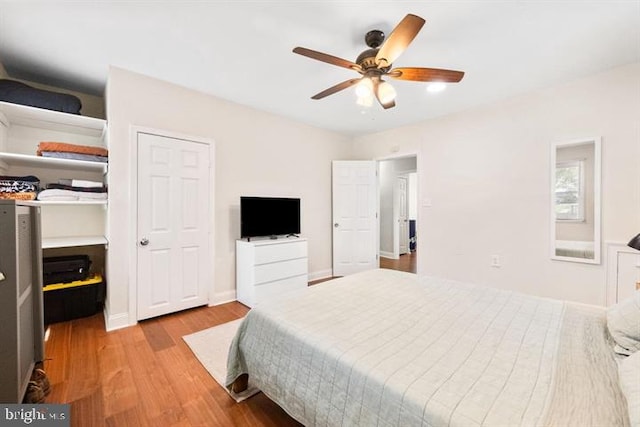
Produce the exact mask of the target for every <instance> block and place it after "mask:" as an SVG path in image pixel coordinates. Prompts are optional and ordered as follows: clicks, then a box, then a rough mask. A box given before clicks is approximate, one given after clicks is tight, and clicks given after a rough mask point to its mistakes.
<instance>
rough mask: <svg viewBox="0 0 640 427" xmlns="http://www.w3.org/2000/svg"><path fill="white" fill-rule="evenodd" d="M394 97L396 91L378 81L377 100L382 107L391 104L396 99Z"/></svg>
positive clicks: (389, 85)
mask: <svg viewBox="0 0 640 427" xmlns="http://www.w3.org/2000/svg"><path fill="white" fill-rule="evenodd" d="M396 95H397V93H396V90H395V89H394V87H393V86H391V84H390V83H389V82H385V81H384V80H381V81H380V84H378V99H379V100H380V103H381V104H382V105H387V104H390V103H392V102H393V101H394V100H395V99H396Z"/></svg>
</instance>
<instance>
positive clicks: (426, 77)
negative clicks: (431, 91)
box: [387, 67, 464, 83]
mask: <svg viewBox="0 0 640 427" xmlns="http://www.w3.org/2000/svg"><path fill="white" fill-rule="evenodd" d="M387 75H388V76H389V77H392V78H394V79H397V80H412V81H415V82H443V83H458V82H459V81H460V80H462V78H463V77H464V71H455V70H441V69H439V68H420V67H405V68H394V69H393V70H391V71H389V72H388V73H387Z"/></svg>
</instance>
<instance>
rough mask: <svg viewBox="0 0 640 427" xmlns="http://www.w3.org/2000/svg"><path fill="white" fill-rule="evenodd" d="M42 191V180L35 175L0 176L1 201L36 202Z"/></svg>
mask: <svg viewBox="0 0 640 427" xmlns="http://www.w3.org/2000/svg"><path fill="white" fill-rule="evenodd" d="M39 189H40V180H39V179H38V177H36V176H33V175H28V176H2V175H0V199H11V200H34V199H35V198H36V194H37V193H38V190H39Z"/></svg>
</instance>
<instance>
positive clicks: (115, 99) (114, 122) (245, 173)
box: [106, 68, 351, 328]
mask: <svg viewBox="0 0 640 427" xmlns="http://www.w3.org/2000/svg"><path fill="white" fill-rule="evenodd" d="M106 98H107V117H108V121H109V157H110V162H109V163H110V166H109V169H110V170H109V192H110V201H109V214H110V215H109V220H108V222H109V228H110V230H109V251H110V260H109V264H110V265H109V267H108V282H109V290H108V294H107V315H108V320H109V323H110V325H109V327H111V328H113V327H119V326H126V325H127V324H131V323H134V322H135V313H132V312H130V310H129V298H128V295H129V290H130V289H129V287H130V286H131V285H132V283H131V282H130V277H129V271H130V268H131V263H132V262H135V256H134V255H135V242H136V236H135V224H134V223H133V221H131V220H130V219H129V217H128V216H127V215H128V214H129V212H130V210H131V207H132V204H133V203H135V201H134V200H132V199H131V197H130V193H129V191H130V188H129V183H130V182H131V176H132V173H133V170H132V165H131V164H130V163H131V162H130V158H131V150H133V149H134V148H135V146H134V145H132V142H131V141H130V136H131V134H130V127H131V126H132V125H136V126H143V127H149V128H156V129H165V130H169V131H173V132H177V133H182V134H188V135H193V136H201V137H206V138H210V139H213V140H214V141H215V158H216V164H215V173H216V178H215V181H216V183H215V185H216V188H215V206H216V211H215V241H216V245H215V256H216V259H215V261H214V262H215V299H216V301H217V302H221V301H228V300H232V299H234V298H235V240H236V239H238V238H239V237H240V223H239V221H240V218H239V202H240V196H241V195H267V196H269V195H273V196H292V197H300V198H301V199H302V201H301V208H302V212H301V220H302V224H301V225H302V234H303V235H304V236H305V237H307V238H308V239H309V272H310V277H311V278H317V277H322V276H327V275H330V274H331V161H332V160H337V159H347V160H348V159H350V158H351V144H350V142H351V140H350V138H348V137H344V136H341V135H338V134H335V133H332V132H329V131H324V130H320V129H317V128H313V127H311V126H308V125H303V124H300V123H297V122H294V121H292V120H289V119H285V118H283V117H280V116H276V115H273V114H269V113H265V112H261V111H257V110H254V109H251V108H248V107H244V106H241V105H238V104H234V103H231V102H228V101H224V100H221V99H218V98H215V97H212V96H209V95H206V94H203V93H200V92H196V91H193V90H189V89H186V88H183V87H180V86H176V85H173V84H171V83H168V82H164V81H160V80H156V79H153V78H149V77H146V76H143V75H140V74H136V73H132V72H129V71H125V70H122V69H119V68H111V69H110V71H109V78H108V84H107V91H106Z"/></svg>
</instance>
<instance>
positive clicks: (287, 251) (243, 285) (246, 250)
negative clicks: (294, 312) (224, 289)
mask: <svg viewBox="0 0 640 427" xmlns="http://www.w3.org/2000/svg"><path fill="white" fill-rule="evenodd" d="M307 285H308V261H307V239H302V238H280V239H273V240H272V239H267V240H253V241H250V242H247V241H246V240H237V241H236V295H237V299H238V301H240V302H241V303H243V304H244V305H246V306H248V307H253V306H254V305H256V304H259V303H260V302H261V301H264V300H265V299H266V298H272V297H278V296H280V295H282V294H284V293H286V292H289V291H292V290H295V289H303V288H305V287H306V286H307Z"/></svg>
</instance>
